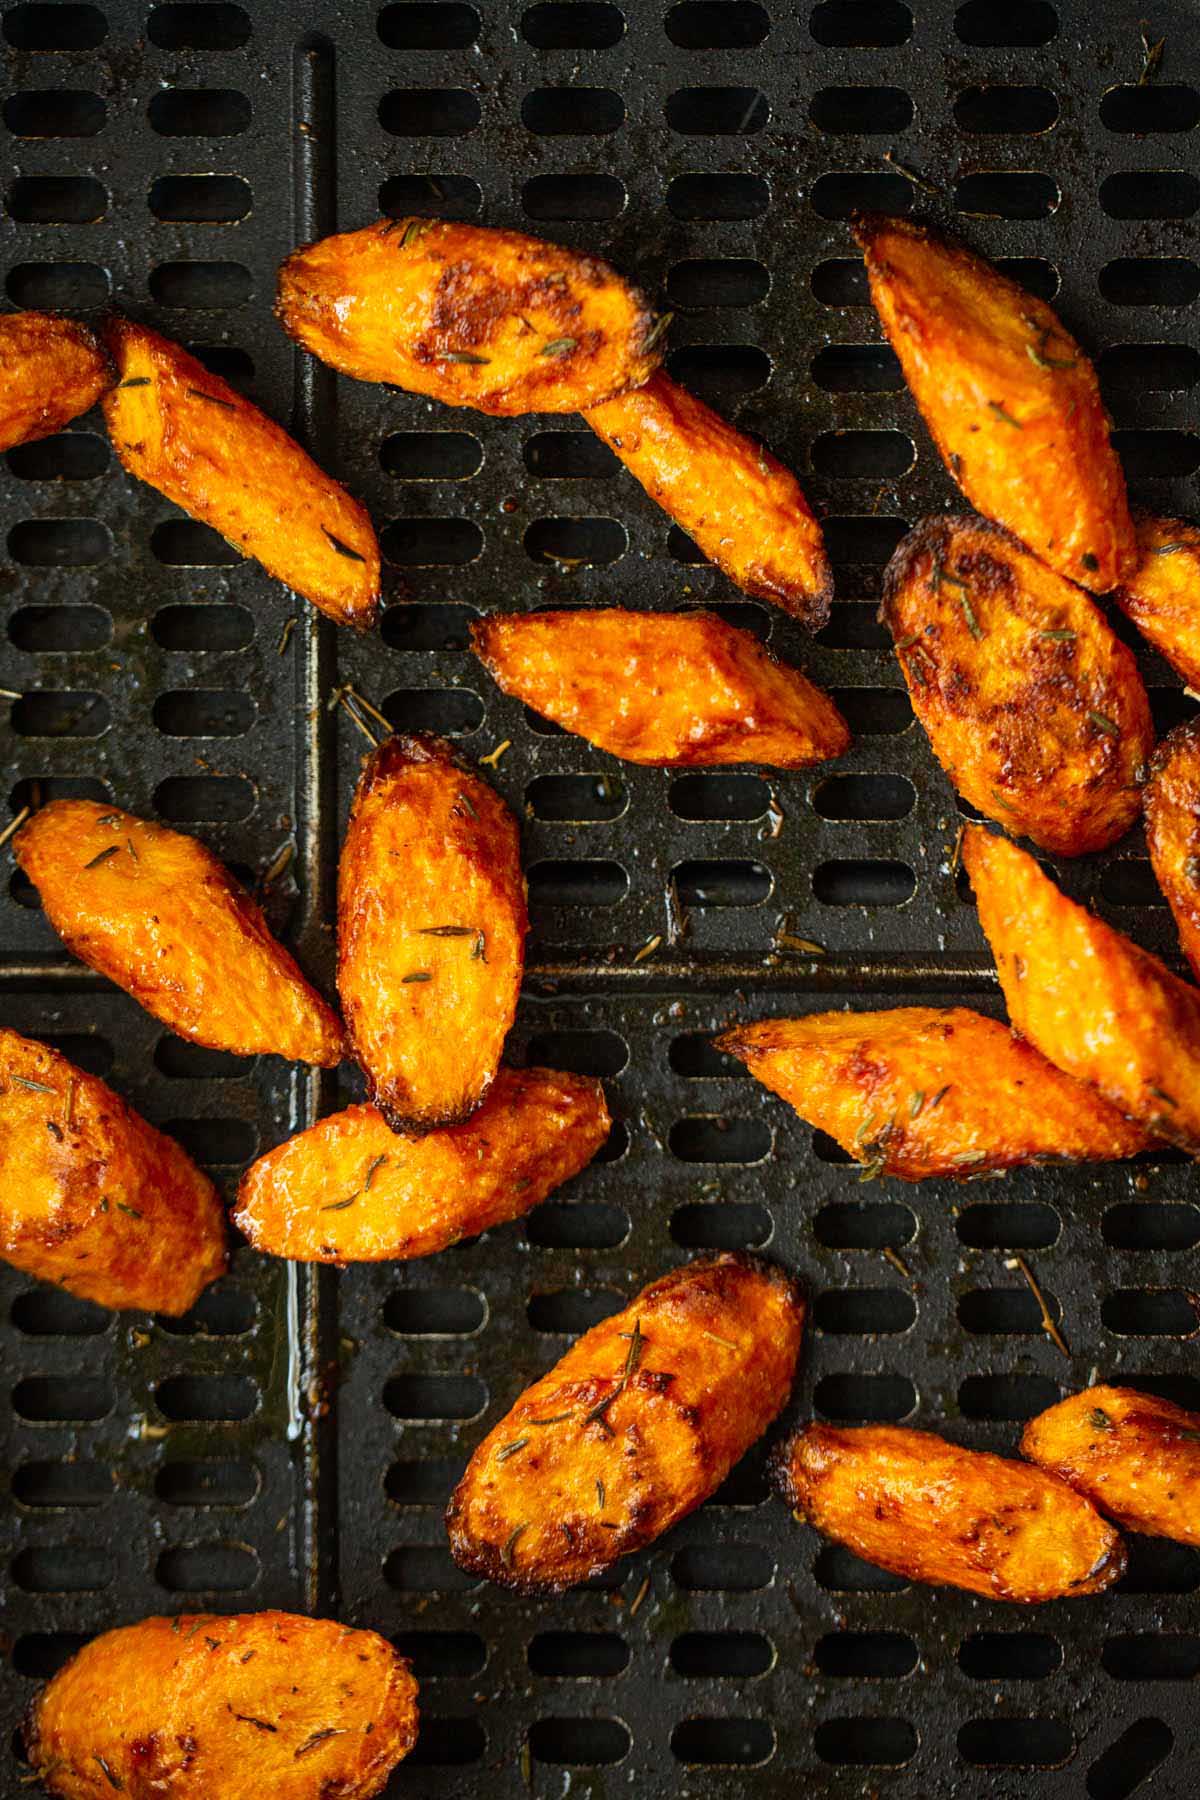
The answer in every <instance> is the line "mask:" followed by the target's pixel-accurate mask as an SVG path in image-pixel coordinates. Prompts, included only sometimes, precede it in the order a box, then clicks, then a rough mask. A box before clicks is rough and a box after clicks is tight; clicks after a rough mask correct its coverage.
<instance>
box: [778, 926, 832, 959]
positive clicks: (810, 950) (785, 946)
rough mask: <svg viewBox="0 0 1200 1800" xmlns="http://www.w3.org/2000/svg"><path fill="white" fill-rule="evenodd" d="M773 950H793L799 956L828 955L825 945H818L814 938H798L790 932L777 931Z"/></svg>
mask: <svg viewBox="0 0 1200 1800" xmlns="http://www.w3.org/2000/svg"><path fill="white" fill-rule="evenodd" d="M772 949H775V950H793V951H795V952H796V954H797V955H798V956H825V955H827V954H828V952H827V951H826V949H825V946H824V944H818V943H817V942H816V941H815V940H814V939H813V938H802V937H796V936H795V935H794V933H792V932H790V931H777V932H776V933H775V941H774V943H773V945H772Z"/></svg>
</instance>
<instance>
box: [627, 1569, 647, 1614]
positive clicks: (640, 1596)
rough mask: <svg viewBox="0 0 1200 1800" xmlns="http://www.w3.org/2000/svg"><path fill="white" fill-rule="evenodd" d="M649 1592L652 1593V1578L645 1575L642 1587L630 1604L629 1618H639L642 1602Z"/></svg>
mask: <svg viewBox="0 0 1200 1800" xmlns="http://www.w3.org/2000/svg"><path fill="white" fill-rule="evenodd" d="M649 1592H650V1577H649V1575H643V1577H642V1585H641V1587H640V1588H639V1589H638V1591H637V1593H636V1594H635V1595H634V1596H633V1599H632V1600H631V1601H630V1602H629V1616H630V1618H631V1619H636V1618H637V1616H638V1611H639V1609H640V1607H641V1604H642V1601H643V1600H644V1599H645V1598H646V1595H647V1594H648V1593H649Z"/></svg>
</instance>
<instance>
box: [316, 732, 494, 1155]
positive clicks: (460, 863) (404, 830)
mask: <svg viewBox="0 0 1200 1800" xmlns="http://www.w3.org/2000/svg"><path fill="white" fill-rule="evenodd" d="M527 926H528V920H527V916H526V910H525V879H524V876H523V875H522V873H521V852H520V836H519V833H518V830H517V822H516V820H515V819H514V818H513V816H512V813H511V812H510V811H509V810H508V807H507V806H506V805H505V804H504V802H503V800H501V799H500V797H499V795H498V794H496V793H494V792H493V790H492V789H491V788H490V787H488V785H487V783H486V782H484V781H481V780H480V779H479V777H478V775H476V774H475V772H474V771H473V770H472V769H469V768H468V767H467V766H466V765H465V763H463V762H462V761H460V759H459V758H458V757H457V756H456V755H455V753H454V751H453V750H452V749H451V748H450V745H449V744H447V743H446V742H445V741H444V740H443V739H441V738H436V737H391V738H387V739H385V740H384V742H383V743H382V744H381V745H380V746H379V748H378V749H377V750H375V751H374V752H373V753H372V754H371V755H370V756H368V757H367V759H366V761H365V763H364V764H363V771H362V774H361V776H360V777H359V783H358V791H357V792H356V794H355V796H354V806H353V809H352V811H351V814H350V824H349V828H348V829H347V832H346V839H345V842H344V844H343V845H342V859H341V868H340V872H339V876H338V991H339V993H340V994H341V997H342V1005H343V1007H344V1008H345V1013H346V1027H347V1030H348V1032H349V1035H350V1041H351V1044H352V1045H353V1048H354V1054H355V1056H356V1057H357V1058H358V1061H359V1062H360V1063H361V1064H362V1067H363V1068H364V1069H365V1071H366V1074H367V1079H368V1085H369V1088H370V1095H371V1099H372V1100H373V1101H374V1103H375V1105H377V1106H378V1107H379V1109H380V1111H381V1112H382V1113H383V1115H384V1117H385V1118H386V1119H387V1121H388V1124H389V1125H390V1126H391V1127H392V1129H393V1130H394V1131H402V1132H408V1133H412V1134H418V1133H420V1132H423V1131H432V1130H433V1129H434V1128H435V1127H436V1126H440V1125H456V1124H459V1123H461V1121H462V1120H464V1119H467V1118H469V1117H470V1115H471V1114H472V1113H473V1112H474V1111H475V1109H476V1107H477V1106H479V1105H480V1104H481V1102H482V1101H483V1099H484V1097H485V1096H486V1094H487V1092H488V1089H489V1088H490V1087H491V1085H492V1082H493V1080H494V1078H495V1074H496V1070H497V1068H498V1067H499V1063H500V1052H501V1050H502V1049H503V1047H504V1039H505V1037H506V1035H507V1033H508V1028H509V1026H510V1025H511V1024H512V1021H513V1015H514V1013H515V1012H516V1008H517V998H518V995H519V993H520V989H521V971H522V968H523V966H524V958H525V932H526V930H527Z"/></svg>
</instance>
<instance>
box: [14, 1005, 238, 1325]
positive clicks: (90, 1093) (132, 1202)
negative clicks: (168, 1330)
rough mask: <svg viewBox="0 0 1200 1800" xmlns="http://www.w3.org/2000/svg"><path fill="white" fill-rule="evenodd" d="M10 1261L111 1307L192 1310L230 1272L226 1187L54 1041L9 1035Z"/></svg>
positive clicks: (20, 1267) (168, 1310)
mask: <svg viewBox="0 0 1200 1800" xmlns="http://www.w3.org/2000/svg"><path fill="white" fill-rule="evenodd" d="M0 1175H2V1177H3V1179H2V1180H0V1256H3V1257H4V1258H5V1260H6V1261H7V1262H10V1263H12V1264H13V1265H14V1266H15V1267H16V1268H18V1269H24V1270H25V1271H26V1272H27V1273H28V1274H30V1275H36V1276H38V1277H40V1279H41V1280H43V1281H52V1282H55V1283H56V1284H57V1285H58V1286H59V1287H64V1288H66V1289H67V1291H68V1292H69V1293H72V1294H78V1295H79V1296H80V1297H81V1299H84V1300H95V1301H97V1302H98V1303H99V1304H100V1305H101V1306H111V1307H113V1308H114V1309H115V1310H119V1309H121V1308H126V1307H130V1308H137V1309H139V1310H142V1311H145V1312H157V1313H168V1314H171V1315H178V1314H180V1313H185V1312H186V1311H187V1310H188V1308H189V1306H191V1305H192V1304H193V1302H194V1301H195V1300H196V1299H197V1298H198V1297H199V1295H200V1294H201V1293H202V1291H203V1290H204V1288H206V1287H207V1286H208V1283H209V1282H210V1281H215V1280H216V1279H217V1277H218V1276H219V1275H223V1274H224V1272H225V1264H226V1252H225V1213H224V1208H223V1207H222V1205H221V1201H220V1198H219V1196H218V1194H217V1190H216V1189H215V1188H214V1186H213V1184H212V1182H211V1181H210V1180H209V1179H208V1177H207V1175H204V1174H202V1172H201V1171H200V1170H199V1169H198V1168H197V1167H196V1165H195V1163H193V1162H192V1160H191V1158H190V1157H189V1156H188V1155H187V1153H186V1151H184V1150H183V1149H182V1148H181V1147H180V1145H178V1144H177V1143H175V1141H174V1139H172V1138H169V1137H166V1136H164V1134H163V1133H162V1132H161V1131H156V1130H155V1129H154V1127H153V1126H152V1125H149V1124H147V1122H146V1120H145V1119H143V1118H140V1117H139V1116H138V1114H137V1113H135V1112H134V1110H133V1108H132V1107H131V1106H128V1105H127V1104H126V1103H125V1101H124V1100H122V1099H121V1098H120V1096H119V1095H118V1094H114V1093H113V1091H112V1089H111V1088H110V1087H107V1086H106V1085H105V1083H104V1082H103V1081H100V1080H99V1079H98V1078H97V1077H96V1076H95V1075H88V1074H86V1073H85V1072H84V1071H83V1070H82V1069H77V1068H76V1067H75V1065H74V1064H73V1063H70V1062H68V1061H67V1059H66V1057H65V1056H60V1055H59V1054H58V1052H57V1051H56V1050H52V1049H50V1047H49V1046H48V1045H46V1044H39V1043H35V1042H34V1041H33V1040H32V1039H31V1038H23V1037H19V1036H18V1035H17V1033H16V1032H15V1031H5V1030H0Z"/></svg>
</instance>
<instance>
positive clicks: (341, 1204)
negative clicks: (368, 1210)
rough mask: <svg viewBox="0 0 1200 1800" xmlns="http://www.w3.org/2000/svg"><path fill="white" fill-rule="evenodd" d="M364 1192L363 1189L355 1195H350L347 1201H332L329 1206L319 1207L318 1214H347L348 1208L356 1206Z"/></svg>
mask: <svg viewBox="0 0 1200 1800" xmlns="http://www.w3.org/2000/svg"><path fill="white" fill-rule="evenodd" d="M362 1191H363V1190H362V1189H361V1188H360V1189H358V1190H356V1191H355V1192H354V1193H353V1194H350V1195H349V1196H348V1197H347V1198H346V1199H345V1200H331V1201H330V1202H329V1205H328V1206H319V1207H318V1208H317V1211H318V1212H345V1210H346V1208H347V1207H348V1206H353V1205H354V1202H355V1201H356V1200H357V1199H358V1196H359V1194H360V1193H361V1192H362Z"/></svg>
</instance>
